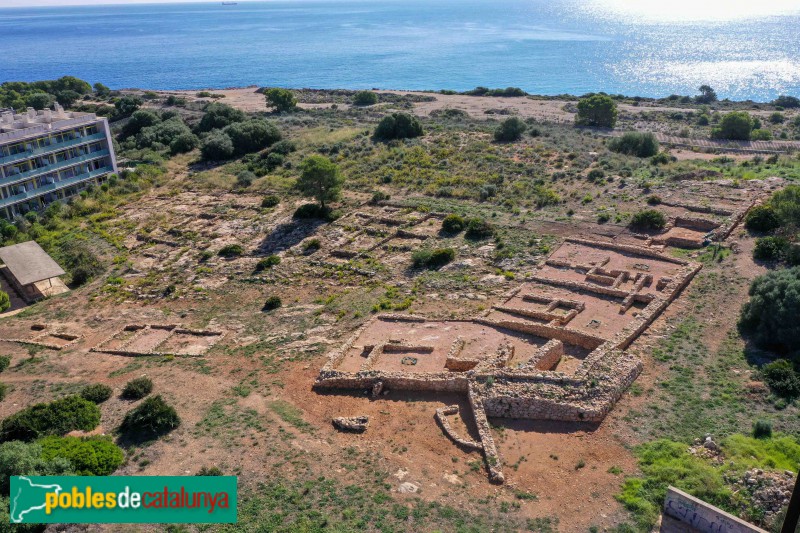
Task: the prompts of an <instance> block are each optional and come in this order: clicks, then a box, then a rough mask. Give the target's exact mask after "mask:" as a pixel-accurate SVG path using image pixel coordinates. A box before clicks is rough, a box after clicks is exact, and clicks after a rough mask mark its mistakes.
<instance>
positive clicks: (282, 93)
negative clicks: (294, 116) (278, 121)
mask: <svg viewBox="0 0 800 533" xmlns="http://www.w3.org/2000/svg"><path fill="white" fill-rule="evenodd" d="M264 96H265V97H266V98H267V106H269V107H274V108H275V110H276V111H278V112H284V111H292V110H293V109H294V108H295V107H297V98H296V97H295V96H294V93H293V92H292V91H290V90H289V89H280V88H278V87H273V88H272V89H268V90H267V91H265V92H264Z"/></svg>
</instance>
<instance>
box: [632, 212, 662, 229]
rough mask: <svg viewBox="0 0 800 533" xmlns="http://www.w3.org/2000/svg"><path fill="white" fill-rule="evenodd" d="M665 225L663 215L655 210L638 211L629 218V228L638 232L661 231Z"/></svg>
mask: <svg viewBox="0 0 800 533" xmlns="http://www.w3.org/2000/svg"><path fill="white" fill-rule="evenodd" d="M666 225H667V219H666V217H665V216H664V214H663V213H661V212H660V211H656V210H655V209H645V210H644V211H639V212H638V213H635V214H634V215H633V217H631V223H630V227H631V228H634V229H638V230H661V229H664V226H666Z"/></svg>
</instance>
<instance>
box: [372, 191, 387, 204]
mask: <svg viewBox="0 0 800 533" xmlns="http://www.w3.org/2000/svg"><path fill="white" fill-rule="evenodd" d="M389 198H391V196H389V195H388V194H387V193H385V192H383V191H375V192H374V193H372V198H370V201H369V203H371V204H372V205H376V204H378V203H380V202H385V201H386V200H388V199H389Z"/></svg>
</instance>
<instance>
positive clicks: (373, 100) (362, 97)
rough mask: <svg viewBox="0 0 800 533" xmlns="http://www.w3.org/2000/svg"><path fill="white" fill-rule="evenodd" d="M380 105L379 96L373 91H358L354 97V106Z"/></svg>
mask: <svg viewBox="0 0 800 533" xmlns="http://www.w3.org/2000/svg"><path fill="white" fill-rule="evenodd" d="M377 103H378V95H377V94H375V93H374V92H372V91H358V92H357V93H356V94H355V95H354V96H353V105H359V106H366V105H375V104H377Z"/></svg>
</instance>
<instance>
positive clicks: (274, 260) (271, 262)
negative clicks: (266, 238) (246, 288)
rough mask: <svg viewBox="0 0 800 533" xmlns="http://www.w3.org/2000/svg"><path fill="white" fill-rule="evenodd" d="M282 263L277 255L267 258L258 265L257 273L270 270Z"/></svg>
mask: <svg viewBox="0 0 800 533" xmlns="http://www.w3.org/2000/svg"><path fill="white" fill-rule="evenodd" d="M280 263H281V258H280V257H278V256H277V255H270V256H269V257H265V258H264V259H261V260H260V261H259V262H258V263H256V272H263V271H264V270H267V269H270V268H272V267H274V266H275V265H279V264H280Z"/></svg>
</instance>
